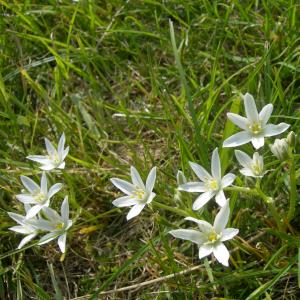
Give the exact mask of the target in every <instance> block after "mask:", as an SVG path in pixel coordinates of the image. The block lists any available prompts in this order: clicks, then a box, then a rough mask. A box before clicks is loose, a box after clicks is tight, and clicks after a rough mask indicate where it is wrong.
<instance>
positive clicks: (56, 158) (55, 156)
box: [49, 152, 60, 164]
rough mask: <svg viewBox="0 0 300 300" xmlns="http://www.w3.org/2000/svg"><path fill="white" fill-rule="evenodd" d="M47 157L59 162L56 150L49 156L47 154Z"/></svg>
mask: <svg viewBox="0 0 300 300" xmlns="http://www.w3.org/2000/svg"><path fill="white" fill-rule="evenodd" d="M49 159H51V160H52V161H54V162H55V163H56V164H58V163H59V162H60V159H59V156H58V153H57V152H55V153H53V154H52V155H51V156H49Z"/></svg>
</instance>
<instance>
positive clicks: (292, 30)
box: [0, 0, 300, 300]
mask: <svg viewBox="0 0 300 300" xmlns="http://www.w3.org/2000/svg"><path fill="white" fill-rule="evenodd" d="M298 15H299V3H298V4H297V1H293V0H289V1H283V0H269V1H254V0H251V1H237V0H232V1H208V0H201V1H200V0H199V1H192V0H186V1H183V0H175V1H152V0H143V1H131V0H128V1H121V0H112V1H106V0H103V1H96V0H79V1H70V0H61V1H58V0H49V1H33V0H26V1H17V0H14V1H9V0H0V32H1V34H0V67H1V74H0V137H1V140H2V143H1V146H0V163H1V165H0V168H1V169H0V171H1V176H0V184H1V190H0V220H1V222H0V232H1V234H0V299H1V300H2V299H27V298H35V299H62V298H63V297H67V298H70V299H78V300H79V299H89V298H91V297H92V298H94V299H97V297H98V298H99V297H100V299H102V298H101V297H103V299H153V298H155V299H297V298H299V295H300V293H299V274H300V271H299V267H298V266H297V259H298V260H299V254H298V249H297V247H299V244H298V241H299V231H300V227H299V216H300V209H299V194H297V191H295V190H294V189H293V188H292V195H293V198H295V197H298V198H297V201H298V203H297V205H296V207H295V213H294V218H292V219H291V220H289V221H290V222H288V220H286V219H285V217H284V216H285V214H286V212H287V211H288V209H289V207H288V199H289V193H290V190H291V183H290V181H289V176H288V171H287V170H288V168H289V166H288V165H287V164H282V163H280V162H279V161H277V160H274V156H272V154H271V152H270V151H269V148H268V147H266V146H265V149H264V153H265V158H266V162H267V168H268V169H273V171H272V172H270V173H268V175H267V176H266V178H264V179H263V180H262V182H261V188H262V190H264V191H266V193H267V194H268V195H269V196H270V197H273V199H274V200H275V207H276V209H277V211H278V213H279V215H280V216H281V217H282V222H283V230H284V231H285V232H282V231H279V230H278V228H277V225H276V222H275V221H274V220H273V219H272V217H271V213H270V211H269V209H268V206H267V205H266V204H265V203H264V202H263V201H262V200H261V199H260V198H259V197H257V195H251V194H249V195H247V194H241V193H238V192H236V191H235V192H232V193H231V195H230V197H231V208H232V217H231V225H232V226H233V227H235V228H239V229H240V234H239V238H236V239H235V240H234V241H232V242H231V244H230V246H231V247H230V248H231V249H234V246H236V247H237V249H235V250H234V251H233V253H232V255H231V261H230V264H231V266H230V268H224V267H222V266H221V265H219V264H217V263H215V262H212V263H211V264H210V265H208V264H207V263H206V265H204V264H203V262H202V261H199V259H198V257H197V247H194V246H192V245H191V244H190V243H188V242H182V241H175V240H174V239H173V238H172V237H171V236H169V235H167V231H168V230H170V229H174V228H177V227H178V226H181V225H184V224H185V223H184V222H183V217H182V216H178V215H176V213H174V212H170V211H166V210H165V209H163V207H160V208H159V207H154V206H153V207H152V208H148V209H145V210H144V211H143V212H142V214H141V215H140V216H139V217H138V218H135V219H133V220H132V221H130V222H128V223H127V222H126V219H125V215H126V214H125V213H124V210H122V211H121V210H120V209H116V208H114V207H113V206H112V204H111V202H112V200H113V199H114V198H116V197H117V195H118V194H117V192H116V190H115V189H114V188H113V187H112V185H111V183H110V182H109V178H111V177H115V176H116V177H123V178H125V179H126V178H127V177H128V172H129V166H130V165H134V166H135V167H136V168H137V169H138V170H139V171H140V172H141V175H142V176H143V178H145V176H146V175H147V174H148V171H149V170H150V168H151V167H152V166H153V165H156V166H157V167H158V180H157V184H156V186H155V192H156V193H157V198H158V200H159V202H160V203H162V204H165V205H169V206H172V207H174V208H179V209H182V208H183V209H188V208H190V207H191V205H190V204H191V198H190V195H187V194H184V193H180V195H178V191H177V190H176V187H177V183H176V173H177V170H178V169H180V170H182V171H183V172H184V173H185V175H186V176H187V178H192V176H193V175H192V172H191V171H190V168H189V166H188V161H195V162H199V163H202V164H203V165H206V166H209V165H210V163H209V161H208V159H209V158H210V156H211V152H212V150H213V149H214V148H215V147H219V148H221V145H222V142H223V140H224V139H225V138H227V137H228V136H230V135H231V134H232V133H233V131H234V130H235V127H234V126H232V123H230V122H228V120H227V119H226V112H228V111H232V112H238V111H239V110H241V109H242V108H241V107H240V103H239V102H240V99H241V94H242V93H245V92H250V93H251V94H253V95H254V96H255V98H256V99H258V100H259V101H258V103H257V104H258V107H259V108H261V107H262V106H263V105H264V104H266V103H273V104H274V113H273V116H272V123H276V122H280V121H283V122H287V123H289V124H291V126H292V129H293V130H294V131H295V132H296V133H297V134H298V136H299V131H298V132H297V130H298V128H299V120H300V113H299V97H300V85H299V72H300V68H299V65H300V56H299V46H298V45H299V38H300V36H299V26H300V19H299V18H298V17H297V16H298ZM170 22H171V24H172V26H171V27H170V26H169V23H170ZM170 28H171V34H170ZM62 132H65V134H66V138H67V143H66V144H67V145H69V146H70V155H69V156H68V158H67V160H66V164H67V168H66V169H65V170H64V171H63V172H61V173H57V174H55V176H56V177H57V178H58V179H57V181H60V182H65V186H64V193H68V194H69V200H70V205H71V209H70V211H71V213H72V216H73V218H74V219H75V221H74V226H73V227H72V230H71V232H70V234H69V236H68V242H67V245H68V250H67V253H66V255H65V256H63V257H60V254H59V250H58V248H57V245H56V244H55V243H51V244H47V245H45V246H43V247H39V246H36V245H35V246H32V247H31V246H28V247H27V246H26V247H25V248H24V249H22V250H14V249H16V247H17V245H18V243H19V240H20V235H16V234H15V233H13V232H11V231H9V230H8V228H9V227H11V226H13V225H14V222H13V221H12V220H11V219H10V218H9V217H8V215H7V213H6V212H7V211H13V212H21V211H22V206H21V205H20V203H19V202H18V201H17V200H16V199H15V195H16V194H17V193H19V192H20V190H21V188H22V186H21V182H20V180H19V176H20V175H21V174H24V175H27V176H32V177H35V178H38V177H39V175H38V173H39V171H33V170H37V168H36V165H34V163H33V162H30V161H28V160H26V158H25V157H26V156H27V155H28V154H41V152H42V149H44V143H43V137H48V138H49V139H50V140H52V141H57V140H58V138H59V137H60V135H61V133H62ZM244 149H245V151H247V150H248V149H250V146H244ZM221 157H222V167H223V172H225V171H226V170H227V171H229V170H231V171H233V172H234V173H235V174H238V168H237V164H236V163H235V161H234V160H235V158H234V156H233V151H232V150H230V149H229V150H228V149H226V150H224V149H223V150H222V153H221ZM298 158H299V157H298ZM296 162H297V159H296V160H295V163H296ZM296 170H299V165H297V168H296ZM294 173H295V172H294ZM53 179H54V178H53ZM292 179H293V181H294V182H297V183H298V184H299V172H298V171H296V173H295V174H294V177H292ZM245 181H246V179H245V178H244V177H242V176H239V178H238V179H237V181H236V182H237V185H243V183H245ZM250 184H251V182H250ZM61 195H62V194H61ZM55 197H56V198H55V200H54V206H55V207H56V208H58V207H59V206H60V203H61V200H62V198H59V196H55ZM61 197H62V196H61ZM192 197H194V195H193V196H192ZM193 199H194V198H193ZM209 208H210V209H204V211H203V214H202V216H201V217H203V218H204V219H206V220H208V221H211V220H213V219H214V216H215V213H216V210H215V208H216V206H214V205H213V204H209ZM211 211H213V213H210V212H211ZM191 214H195V215H196V216H197V215H198V217H199V216H200V214H198V213H195V212H192V211H191ZM260 232H263V234H259V235H258V236H256V234H257V233H260ZM255 236H256V239H253V240H252V238H253V237H255ZM284 245H285V247H283V246H284ZM47 266H48V267H47ZM178 272H180V273H178ZM173 273H176V275H174V276H173V275H172V274H173ZM140 284H143V285H140ZM131 285H133V287H132V288H130V287H129V288H126V287H128V286H131ZM123 287H125V289H123V290H120V291H118V292H114V291H111V290H114V289H117V290H118V289H121V288H123ZM107 291H108V292H107ZM103 292H107V294H102V296H101V293H103ZM85 295H87V297H83V298H80V296H85ZM105 297H107V298H105Z"/></svg>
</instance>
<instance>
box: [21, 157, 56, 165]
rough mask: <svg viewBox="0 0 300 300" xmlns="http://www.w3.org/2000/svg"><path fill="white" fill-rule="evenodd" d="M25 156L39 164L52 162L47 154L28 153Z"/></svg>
mask: <svg viewBox="0 0 300 300" xmlns="http://www.w3.org/2000/svg"><path fill="white" fill-rule="evenodd" d="M26 158H27V159H30V160H32V161H36V162H38V163H40V164H49V163H51V162H52V161H51V160H50V159H49V158H48V157H47V156H44V155H29V156H27V157H26Z"/></svg>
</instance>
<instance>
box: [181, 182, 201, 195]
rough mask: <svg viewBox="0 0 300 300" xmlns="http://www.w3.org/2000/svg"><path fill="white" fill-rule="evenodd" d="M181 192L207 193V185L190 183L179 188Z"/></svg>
mask: <svg viewBox="0 0 300 300" xmlns="http://www.w3.org/2000/svg"><path fill="white" fill-rule="evenodd" d="M178 189H179V190H180V191H185V192H190V193H203V192H205V191H207V188H206V187H205V184H204V183H203V182H188V183H185V184H182V185H180V186H179V188H178Z"/></svg>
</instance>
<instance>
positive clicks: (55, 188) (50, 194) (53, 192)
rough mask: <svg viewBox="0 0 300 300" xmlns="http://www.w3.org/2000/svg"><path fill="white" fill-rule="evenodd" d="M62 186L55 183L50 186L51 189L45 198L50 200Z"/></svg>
mask: <svg viewBox="0 0 300 300" xmlns="http://www.w3.org/2000/svg"><path fill="white" fill-rule="evenodd" d="M62 186H63V185H62V184H61V183H56V184H54V185H52V186H51V188H50V189H49V192H48V194H47V197H48V198H49V199H50V198H51V197H52V196H53V195H55V194H56V193H57V192H59V191H60V190H61V188H62Z"/></svg>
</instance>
